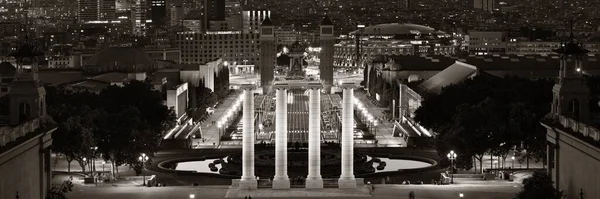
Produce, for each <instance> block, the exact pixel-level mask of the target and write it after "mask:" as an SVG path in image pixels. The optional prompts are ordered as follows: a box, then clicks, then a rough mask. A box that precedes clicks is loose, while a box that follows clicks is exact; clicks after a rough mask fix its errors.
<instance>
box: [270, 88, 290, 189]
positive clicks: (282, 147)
mask: <svg viewBox="0 0 600 199" xmlns="http://www.w3.org/2000/svg"><path fill="white" fill-rule="evenodd" d="M275 89H277V91H276V107H275V177H273V189H289V188H290V178H289V177H288V172H287V125H286V123H287V108H286V107H287V91H286V89H287V85H285V84H283V85H275Z"/></svg>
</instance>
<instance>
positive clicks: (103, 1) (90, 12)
mask: <svg viewBox="0 0 600 199" xmlns="http://www.w3.org/2000/svg"><path fill="white" fill-rule="evenodd" d="M77 17H78V19H79V22H88V21H98V20H102V21H111V20H115V19H116V2H115V0H78V1H77Z"/></svg>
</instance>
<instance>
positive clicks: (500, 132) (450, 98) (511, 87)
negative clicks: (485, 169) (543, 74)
mask: <svg viewBox="0 0 600 199" xmlns="http://www.w3.org/2000/svg"><path fill="white" fill-rule="evenodd" d="M552 85H553V82H552V81H550V80H529V79H523V78H516V77H506V78H496V77H491V76H485V75H484V76H478V77H475V78H473V79H468V80H465V81H464V82H461V83H459V84H455V85H450V86H447V87H445V88H443V89H442V91H441V92H440V93H439V94H431V95H428V96H425V100H424V101H423V102H421V107H419V108H418V109H417V110H416V111H415V118H414V119H415V121H416V122H418V123H419V124H421V125H422V126H424V127H426V128H428V129H431V130H433V131H435V132H436V133H438V136H437V142H436V143H437V148H438V152H439V153H440V154H441V155H445V153H447V152H448V151H450V150H455V151H457V152H458V153H460V154H462V156H460V157H459V158H458V159H457V163H458V164H457V165H458V166H459V167H460V166H461V164H460V163H461V161H462V162H463V163H464V164H462V168H466V169H469V168H470V166H471V165H470V164H468V163H469V162H471V160H469V159H471V157H475V158H476V159H478V160H479V163H480V165H482V163H481V161H482V159H481V157H482V156H483V154H484V153H491V154H493V155H498V156H502V157H504V158H506V156H507V155H508V153H509V152H510V151H511V150H512V149H514V147H515V146H521V141H522V142H523V146H524V149H527V150H525V151H526V152H527V154H526V155H525V156H526V157H528V158H531V157H536V158H543V157H544V154H545V147H544V141H545V139H541V138H542V137H543V136H544V135H545V131H544V129H543V128H542V127H541V125H539V123H538V122H539V120H540V119H541V118H542V117H543V116H545V115H546V114H547V113H548V112H549V109H550V103H551V101H552ZM461 157H462V158H461Z"/></svg>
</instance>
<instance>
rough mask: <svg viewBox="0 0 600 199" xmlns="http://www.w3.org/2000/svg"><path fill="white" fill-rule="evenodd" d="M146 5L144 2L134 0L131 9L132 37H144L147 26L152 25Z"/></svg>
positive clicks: (143, 0)
mask: <svg viewBox="0 0 600 199" xmlns="http://www.w3.org/2000/svg"><path fill="white" fill-rule="evenodd" d="M148 11H150V9H149V8H148V4H147V3H146V1H145V0H136V1H135V4H134V5H132V8H131V23H132V30H133V32H132V33H133V35H135V36H145V35H146V32H147V30H148V25H147V24H150V23H152V19H151V18H150V17H149V16H148V14H149V13H148Z"/></svg>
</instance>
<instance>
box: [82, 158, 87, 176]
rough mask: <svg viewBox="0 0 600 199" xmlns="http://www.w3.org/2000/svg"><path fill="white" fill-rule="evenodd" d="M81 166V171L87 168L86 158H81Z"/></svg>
mask: <svg viewBox="0 0 600 199" xmlns="http://www.w3.org/2000/svg"><path fill="white" fill-rule="evenodd" d="M82 160H83V166H82V167H81V169H82V170H85V167H86V166H87V165H86V164H87V158H85V157H83V159H82ZM84 173H85V172H84Z"/></svg>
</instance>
